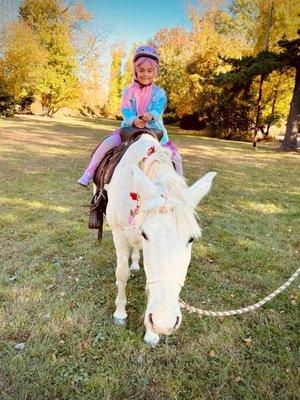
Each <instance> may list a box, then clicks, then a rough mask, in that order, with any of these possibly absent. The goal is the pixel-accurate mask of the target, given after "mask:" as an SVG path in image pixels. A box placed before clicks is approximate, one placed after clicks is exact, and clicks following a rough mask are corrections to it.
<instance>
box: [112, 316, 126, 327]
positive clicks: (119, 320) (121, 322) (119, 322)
mask: <svg viewBox="0 0 300 400" xmlns="http://www.w3.org/2000/svg"><path fill="white" fill-rule="evenodd" d="M113 318H114V323H115V325H120V326H122V325H125V324H126V321H127V318H117V317H113Z"/></svg>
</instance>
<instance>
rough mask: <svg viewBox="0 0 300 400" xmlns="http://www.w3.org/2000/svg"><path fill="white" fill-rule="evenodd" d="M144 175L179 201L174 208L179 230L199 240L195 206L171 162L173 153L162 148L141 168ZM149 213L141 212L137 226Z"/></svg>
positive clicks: (145, 161)
mask: <svg viewBox="0 0 300 400" xmlns="http://www.w3.org/2000/svg"><path fill="white" fill-rule="evenodd" d="M141 169H142V171H143V172H144V174H145V175H146V176H147V177H148V178H149V179H150V180H151V181H152V182H153V183H158V182H159V186H160V187H162V188H163V191H166V192H169V193H170V194H171V197H172V198H174V199H176V200H178V204H176V205H175V206H174V210H173V212H174V218H175V222H176V225H177V227H178V229H179V230H180V231H181V232H183V233H185V234H186V236H187V237H188V236H191V237H193V238H198V237H200V236H201V228H200V226H199V225H198V223H197V220H196V217H197V215H196V213H195V210H194V205H193V204H192V202H191V201H190V199H189V198H188V193H187V188H188V186H187V184H186V181H185V179H184V178H183V177H182V176H180V175H178V174H177V173H176V172H175V170H174V167H173V164H172V161H171V152H170V151H169V150H167V149H164V148H160V149H157V150H156V151H155V153H153V154H151V156H149V157H148V158H146V159H145V160H144V162H143V164H142V166H141ZM153 212H156V211H149V212H142V211H141V212H139V213H138V215H137V216H136V218H135V224H137V225H141V224H142V222H143V220H144V219H145V218H146V216H147V215H149V213H153Z"/></svg>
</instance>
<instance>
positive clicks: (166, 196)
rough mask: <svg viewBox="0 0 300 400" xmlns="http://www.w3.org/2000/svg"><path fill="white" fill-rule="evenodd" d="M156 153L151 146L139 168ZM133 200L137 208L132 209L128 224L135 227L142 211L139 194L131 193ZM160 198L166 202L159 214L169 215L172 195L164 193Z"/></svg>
mask: <svg viewBox="0 0 300 400" xmlns="http://www.w3.org/2000/svg"><path fill="white" fill-rule="evenodd" d="M153 153H155V147H154V146H151V147H149V149H148V150H147V156H145V157H143V158H142V159H141V160H140V161H139V162H138V166H139V168H142V166H143V163H144V162H145V161H146V160H147V159H148V158H149V157H150V156H151V155H152V154H153ZM129 195H130V197H131V199H132V200H133V201H136V206H135V207H134V208H132V209H131V210H130V214H129V218H128V222H129V225H131V226H133V224H134V218H135V217H136V215H137V214H138V212H139V210H140V196H139V193H138V192H130V193H129ZM159 196H160V197H162V198H163V199H164V200H165V201H164V204H163V205H162V206H161V207H159V208H158V213H160V214H165V213H167V212H168V211H169V210H168V209H167V201H168V199H169V198H170V193H169V192H167V191H164V192H163V193H161V194H160V195H159Z"/></svg>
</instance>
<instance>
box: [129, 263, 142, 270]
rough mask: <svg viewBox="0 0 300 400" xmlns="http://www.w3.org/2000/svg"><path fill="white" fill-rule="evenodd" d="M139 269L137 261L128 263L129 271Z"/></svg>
mask: <svg viewBox="0 0 300 400" xmlns="http://www.w3.org/2000/svg"><path fill="white" fill-rule="evenodd" d="M139 269H140V266H139V263H137V262H133V263H132V264H131V265H130V271H139Z"/></svg>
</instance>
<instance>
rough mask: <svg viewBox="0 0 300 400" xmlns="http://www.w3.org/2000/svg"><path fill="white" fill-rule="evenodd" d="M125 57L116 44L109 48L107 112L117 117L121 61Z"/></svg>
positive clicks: (119, 99)
mask: <svg viewBox="0 0 300 400" xmlns="http://www.w3.org/2000/svg"><path fill="white" fill-rule="evenodd" d="M124 55H125V52H124V50H123V46H122V45H121V44H117V45H114V46H112V48H111V65H110V74H109V92H108V110H109V113H110V114H111V115H114V116H115V115H118V113H119V109H120V101H121V92H122V60H123V57H124Z"/></svg>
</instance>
